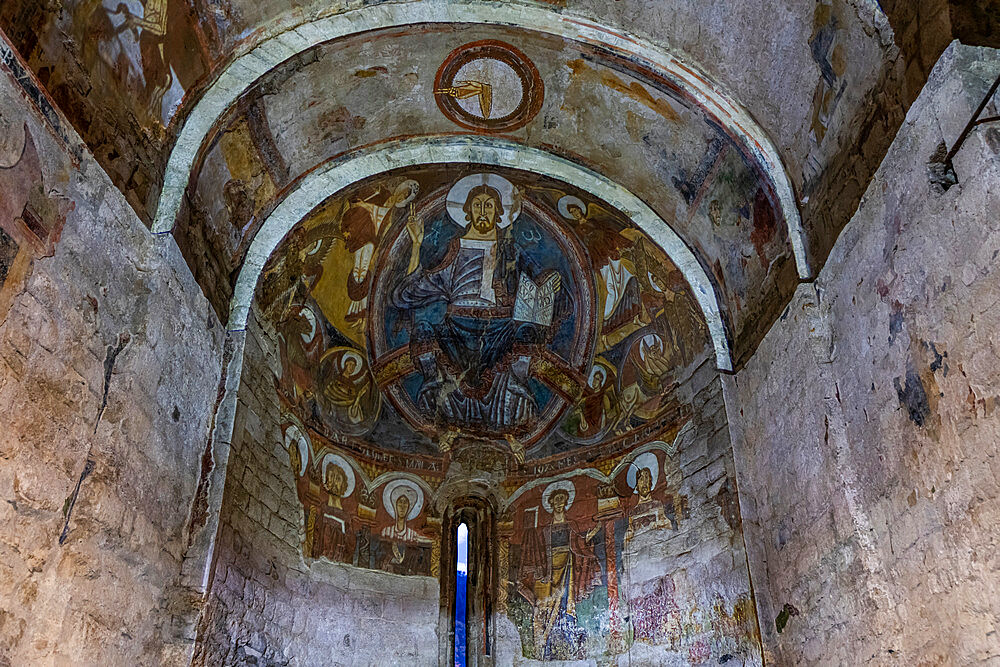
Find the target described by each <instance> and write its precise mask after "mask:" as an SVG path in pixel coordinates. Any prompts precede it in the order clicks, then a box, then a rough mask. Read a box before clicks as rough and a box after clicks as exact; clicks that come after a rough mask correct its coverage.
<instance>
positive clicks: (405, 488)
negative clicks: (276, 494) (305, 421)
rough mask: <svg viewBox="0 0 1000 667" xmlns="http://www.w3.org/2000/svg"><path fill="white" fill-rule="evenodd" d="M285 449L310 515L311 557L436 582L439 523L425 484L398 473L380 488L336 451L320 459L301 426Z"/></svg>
mask: <svg viewBox="0 0 1000 667" xmlns="http://www.w3.org/2000/svg"><path fill="white" fill-rule="evenodd" d="M285 447H286V449H287V451H288V458H289V462H290V465H291V468H292V474H293V475H294V476H295V483H296V490H297V492H298V496H299V500H300V501H301V502H302V506H303V510H304V522H305V539H304V544H303V553H304V554H305V555H306V556H307V557H310V558H325V559H327V560H330V561H334V562H337V563H347V564H350V565H354V566H357V567H363V568H367V569H373V570H381V571H383V572H390V573H393V574H407V575H425V576H430V575H432V574H433V575H434V576H437V574H438V564H439V560H440V544H441V535H440V532H441V531H440V520H439V519H438V520H436V521H435V519H434V518H432V517H431V516H429V514H430V513H429V512H428V507H427V502H428V494H427V492H428V490H429V487H428V486H427V483H426V482H424V481H423V480H421V479H420V478H418V477H415V476H413V475H409V474H406V473H399V474H395V475H388V476H382V477H379V478H378V479H376V480H375V482H374V483H373V482H371V481H370V480H369V479H368V477H367V476H366V474H365V473H364V472H363V470H362V469H360V468H359V467H358V466H357V464H355V463H353V462H351V461H349V460H348V459H347V458H345V457H344V456H342V455H341V454H338V453H336V452H335V451H332V450H330V449H323V450H320V455H319V456H317V455H316V454H315V453H314V450H313V447H312V446H311V443H310V441H309V440H308V439H307V438H306V437H305V435H304V434H303V432H302V430H301V429H300V428H299V427H298V426H297V425H296V424H294V423H289V424H287V425H286V427H285Z"/></svg>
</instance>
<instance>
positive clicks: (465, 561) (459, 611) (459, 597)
mask: <svg viewBox="0 0 1000 667" xmlns="http://www.w3.org/2000/svg"><path fill="white" fill-rule="evenodd" d="M457 537H458V540H457V542H458V558H456V559H455V667H465V665H466V661H465V646H466V633H465V611H466V592H467V590H468V587H467V581H468V573H469V527H468V526H467V525H466V524H465V522H464V521H463V522H462V523H460V524H459V525H458V535H457Z"/></svg>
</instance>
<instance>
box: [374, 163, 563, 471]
mask: <svg viewBox="0 0 1000 667" xmlns="http://www.w3.org/2000/svg"><path fill="white" fill-rule="evenodd" d="M520 195H521V193H520V192H519V191H518V190H516V189H515V187H514V186H513V184H512V183H511V182H510V181H508V180H507V179H505V178H503V177H501V176H499V175H497V174H474V175H471V176H467V177H465V178H463V179H461V180H459V181H458V182H457V183H455V184H454V185H453V186H452V187H451V189H450V191H449V193H448V196H447V202H446V209H447V217H445V216H440V218H439V219H436V220H433V221H432V223H431V224H430V225H427V226H426V228H425V224H424V222H423V220H422V219H421V218H420V216H419V215H418V214H417V213H416V212H412V213H411V215H410V219H409V220H408V221H407V222H406V226H405V229H406V236H405V237H404V238H408V240H409V246H410V252H409V257H408V260H409V261H408V262H407V263H406V275H405V276H404V277H403V278H402V279H401V280H399V281H398V282H397V283H396V284H395V286H394V287H393V289H392V290H391V294H390V296H389V300H388V301H389V306H390V309H391V310H392V311H393V313H395V314H397V316H398V317H399V318H402V319H406V320H408V322H407V324H408V325H409V326H408V327H407V329H408V332H407V333H408V338H409V341H408V342H409V357H410V359H411V360H412V363H413V365H414V367H415V370H416V371H417V373H418V377H419V380H418V382H419V386H417V385H416V383H412V384H411V386H413V387H414V389H415V391H414V393H413V395H412V399H413V402H414V403H415V406H416V408H417V410H418V411H419V413H420V414H422V415H425V416H427V417H431V416H433V418H434V420H435V421H436V422H437V423H438V424H440V425H442V426H445V427H446V429H448V428H450V429H452V430H454V431H456V432H457V431H458V430H461V431H462V432H466V433H468V432H481V433H483V434H486V435H490V436H493V437H502V438H504V439H506V440H507V442H508V443H510V444H511V445H512V447H513V448H514V450H515V453H519V446H520V442H519V438H521V437H522V436H523V435H524V433H525V431H526V429H527V428H529V427H530V426H531V425H533V424H534V423H535V422H537V419H538V417H539V416H540V414H541V413H542V412H543V410H544V408H545V407H546V404H547V403H548V402H549V400H550V396H551V392H550V391H548V390H547V389H545V388H544V387H543V386H542V385H540V384H539V383H537V382H535V383H533V382H532V381H531V378H532V373H531V370H532V363H533V360H535V359H536V358H537V357H538V355H539V354H541V353H542V351H543V350H547V349H549V348H552V347H553V346H554V347H556V348H558V347H559V344H558V341H557V340H556V339H559V338H562V339H572V338H573V336H572V334H573V331H574V329H575V328H576V326H575V323H574V321H573V320H574V314H573V308H572V304H573V303H574V300H575V298H574V294H572V289H573V288H574V287H575V285H576V281H575V280H574V279H573V278H572V276H571V275H567V274H570V273H572V271H569V270H568V265H567V264H566V261H565V259H564V255H561V254H556V253H553V252H552V248H548V247H545V246H546V244H549V245H551V244H553V243H554V240H553V239H552V234H551V232H550V231H549V230H547V229H545V226H544V225H541V224H539V223H538V222H537V221H535V220H534V219H533V218H532V217H531V216H524V218H523V219H522V216H521V213H522V200H521V196H520ZM449 219H450V220H449ZM456 225H457V226H456ZM552 257H556V258H561V257H563V259H557V260H555V261H553V259H552ZM560 333H562V334H563V335H562V336H560ZM567 334H568V335H567ZM564 347H565V345H564ZM566 356H570V355H568V354H567V355H566ZM445 442H447V439H446V438H445ZM521 451H523V450H521Z"/></svg>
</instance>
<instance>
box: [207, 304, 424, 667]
mask: <svg viewBox="0 0 1000 667" xmlns="http://www.w3.org/2000/svg"><path fill="white" fill-rule="evenodd" d="M246 336H247V339H246V352H245V355H246V356H245V358H244V365H243V377H242V381H241V383H240V389H239V398H238V403H237V412H236V420H235V426H234V431H233V446H232V450H231V452H230V455H229V463H228V470H229V473H228V475H227V478H226V491H225V498H224V501H223V506H222V514H221V518H220V533H219V538H218V541H217V543H216V551H215V554H216V555H215V564H214V567H213V578H212V586H211V591H210V594H209V598H208V602H207V604H206V608H205V613H204V616H203V619H202V624H201V628H200V632H199V643H198V648H197V650H196V653H195V661H194V664H198V665H219V664H246V663H248V662H251V661H253V660H257V661H259V662H258V663H257V664H261V663H263V664H297V665H313V664H330V665H337V666H341V665H431V664H435V663H436V661H437V652H438V636H437V627H438V583H437V581H436V580H435V579H433V578H431V577H419V576H406V577H404V576H399V575H392V574H387V573H384V572H376V571H372V570H363V569H360V568H355V567H351V566H347V565H340V564H337V563H332V562H328V561H326V560H315V561H313V560H310V561H309V562H308V563H307V562H306V561H305V559H303V557H302V542H303V540H304V539H305V535H304V518H303V515H302V505H301V504H300V503H299V501H298V498H297V496H296V491H295V480H294V478H293V476H292V469H291V466H290V464H289V460H288V452H287V450H286V449H285V447H284V437H283V435H282V432H281V414H280V407H279V404H278V395H277V393H276V391H275V388H274V381H275V380H274V378H275V374H276V373H278V372H280V370H279V367H278V364H279V361H278V352H277V348H276V340H275V338H274V333H273V331H269V330H268V328H266V327H264V326H262V325H260V324H259V323H258V320H257V318H256V317H254V316H251V319H250V325H249V326H248V328H247V331H246Z"/></svg>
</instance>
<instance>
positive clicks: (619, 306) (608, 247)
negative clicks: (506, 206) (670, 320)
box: [559, 195, 641, 348]
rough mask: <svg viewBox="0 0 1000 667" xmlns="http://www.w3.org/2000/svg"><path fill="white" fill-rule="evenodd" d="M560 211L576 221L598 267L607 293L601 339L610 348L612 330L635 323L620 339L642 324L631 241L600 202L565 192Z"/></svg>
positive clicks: (601, 284)
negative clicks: (584, 199)
mask: <svg viewBox="0 0 1000 667" xmlns="http://www.w3.org/2000/svg"><path fill="white" fill-rule="evenodd" d="M559 212H560V213H561V214H562V216H563V217H564V218H566V219H567V220H572V221H574V222H575V223H576V226H577V227H576V231H577V234H578V235H579V236H580V240H581V241H583V244H584V245H585V246H586V248H587V251H588V252H589V253H590V258H591V261H593V263H594V268H595V269H596V270H597V273H598V282H599V283H600V287H601V288H602V292H603V294H604V295H605V296H604V307H603V310H602V326H601V338H602V342H603V343H604V346H605V348H607V347H609V344H608V336H609V334H610V333H612V332H614V331H616V330H619V329H621V328H622V327H629V325H632V326H631V327H629V331H623V332H620V335H619V336H618V337H619V338H621V337H623V336H624V335H628V333H631V330H634V329H635V328H636V327H638V326H640V321H639V316H640V314H641V305H640V303H639V284H638V283H637V282H636V280H635V279H636V269H635V266H634V264H633V263H632V261H631V259H630V258H629V257H628V250H629V249H630V248H631V247H632V241H631V239H629V238H628V237H627V236H625V235H624V234H623V233H622V232H621V231H620V230H619V228H618V226H616V225H615V224H614V223H613V222H611V220H612V218H613V214H612V213H611V211H609V210H607V209H606V208H604V207H603V206H601V205H600V204H596V203H594V202H591V203H590V204H589V205H587V204H584V203H583V201H582V200H581V199H580V198H578V197H574V196H572V195H566V196H564V197H562V198H561V199H560V200H559Z"/></svg>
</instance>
